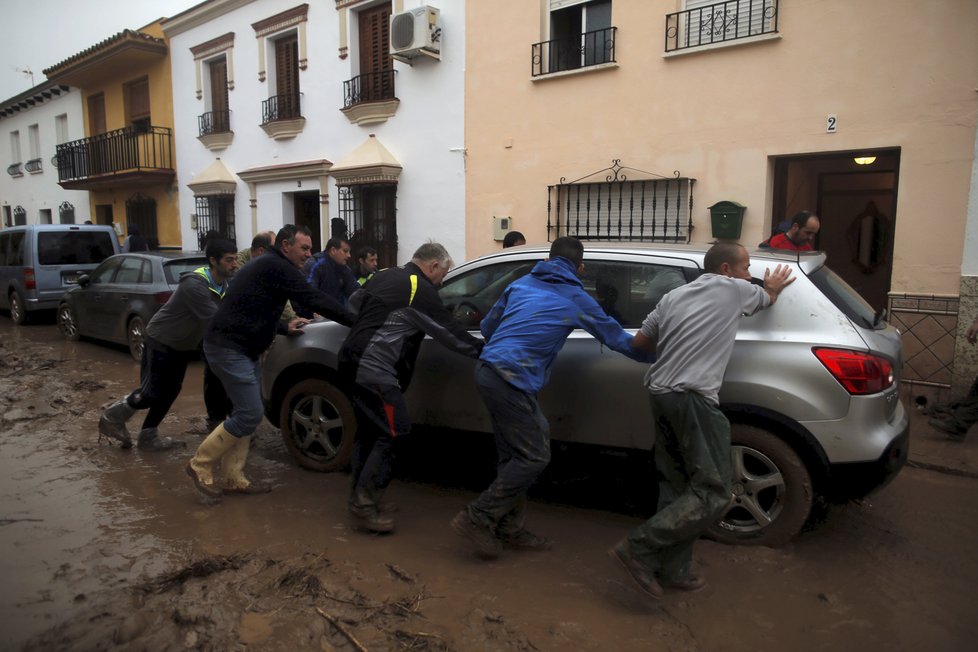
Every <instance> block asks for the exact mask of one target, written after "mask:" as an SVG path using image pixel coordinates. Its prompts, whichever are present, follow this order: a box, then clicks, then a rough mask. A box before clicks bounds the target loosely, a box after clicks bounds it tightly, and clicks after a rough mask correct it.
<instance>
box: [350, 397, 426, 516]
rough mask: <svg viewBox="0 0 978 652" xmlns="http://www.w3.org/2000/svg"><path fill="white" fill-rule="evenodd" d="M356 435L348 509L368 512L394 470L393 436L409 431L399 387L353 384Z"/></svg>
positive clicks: (406, 414)
mask: <svg viewBox="0 0 978 652" xmlns="http://www.w3.org/2000/svg"><path fill="white" fill-rule="evenodd" d="M353 410H354V413H355V414H356V417H357V437H356V441H355V442H354V444H353V457H352V460H351V466H352V470H353V487H352V490H351V491H350V501H349V504H350V509H351V511H354V512H358V513H363V514H369V513H370V512H371V511H373V510H375V509H376V508H377V505H378V504H379V503H380V499H381V497H382V496H383V495H384V491H385V490H386V489H387V487H388V485H390V483H391V476H392V475H393V472H394V439H395V438H396V437H401V436H404V435H407V434H408V433H410V432H411V418H410V416H409V415H408V410H407V403H405V401H404V394H402V393H401V390H400V388H398V387H394V386H392V385H372V386H370V387H367V386H364V385H360V384H357V385H355V386H354V392H353Z"/></svg>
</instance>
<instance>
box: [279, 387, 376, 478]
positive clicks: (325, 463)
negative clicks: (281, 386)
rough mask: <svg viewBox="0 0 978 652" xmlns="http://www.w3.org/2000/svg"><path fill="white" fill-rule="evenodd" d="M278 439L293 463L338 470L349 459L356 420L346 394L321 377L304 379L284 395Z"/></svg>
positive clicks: (316, 469)
mask: <svg viewBox="0 0 978 652" xmlns="http://www.w3.org/2000/svg"><path fill="white" fill-rule="evenodd" d="M279 423H280V424H281V428H282V439H283V440H284V442H285V447H286V448H288V449H289V453H290V454H291V455H292V457H293V458H294V459H295V461H296V463H298V465H299V466H301V467H302V468H304V469H309V470H310V471H321V472H329V471H339V470H342V469H344V468H346V466H347V465H348V464H349V463H350V456H351V454H352V452H353V438H354V436H355V435H356V431H357V420H356V416H354V413H353V406H352V405H351V404H350V400H349V399H348V398H347V397H346V395H345V394H344V393H343V392H342V391H340V389H338V388H337V387H336V386H335V385H333V384H332V383H330V382H328V381H325V380H318V379H316V380H304V381H302V382H300V383H297V384H296V385H295V386H294V387H293V388H292V389H290V390H289V392H288V393H287V394H286V395H285V399H284V400H283V401H282V406H281V410H280V412H279Z"/></svg>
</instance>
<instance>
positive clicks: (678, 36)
mask: <svg viewBox="0 0 978 652" xmlns="http://www.w3.org/2000/svg"><path fill="white" fill-rule="evenodd" d="M778 9H779V7H778V0H727V1H726V2H718V3H716V4H712V5H707V6H704V7H696V8H694V9H687V10H685V11H678V12H676V13H672V14H666V34H665V37H666V52H675V51H677V50H685V49H687V48H694V47H700V46H704V45H711V44H714V43H726V42H729V41H735V40H737V39H742V38H747V37H750V36H760V35H761V34H773V33H776V32H777V31H778Z"/></svg>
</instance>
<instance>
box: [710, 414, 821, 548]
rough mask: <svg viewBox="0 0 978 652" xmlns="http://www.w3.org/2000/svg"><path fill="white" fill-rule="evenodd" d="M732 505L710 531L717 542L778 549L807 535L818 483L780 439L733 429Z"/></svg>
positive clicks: (749, 429)
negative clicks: (805, 529)
mask: <svg viewBox="0 0 978 652" xmlns="http://www.w3.org/2000/svg"><path fill="white" fill-rule="evenodd" d="M731 439H732V445H731V450H730V455H731V467H732V468H731V470H732V474H733V481H732V486H731V490H732V491H731V498H730V504H729V505H728V506H727V510H726V512H724V514H723V516H722V517H721V518H720V520H719V522H718V523H717V524H716V525H714V526H713V527H712V528H711V529H710V532H709V534H710V536H711V537H712V538H713V539H716V540H717V541H721V542H723V543H732V544H752V545H766V546H774V545H780V544H783V543H786V542H787V541H788V540H789V539H791V538H792V537H793V536H795V535H796V534H798V532H800V531H801V528H802V526H804V524H805V521H806V520H807V519H808V515H809V513H810V512H811V508H812V495H813V494H812V482H811V477H810V475H809V473H808V470H807V468H806V467H805V464H804V462H803V461H802V460H801V458H800V457H799V456H798V454H797V453H796V452H795V451H794V449H792V448H791V446H789V445H788V444H787V443H786V442H785V441H784V440H782V439H781V438H780V437H777V436H776V435H774V434H772V433H770V432H767V431H765V430H762V429H760V428H756V427H754V426H746V425H740V424H732V426H731Z"/></svg>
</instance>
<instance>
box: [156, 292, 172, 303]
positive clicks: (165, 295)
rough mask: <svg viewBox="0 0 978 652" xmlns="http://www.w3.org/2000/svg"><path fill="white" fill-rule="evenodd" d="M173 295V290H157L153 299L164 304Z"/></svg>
mask: <svg viewBox="0 0 978 652" xmlns="http://www.w3.org/2000/svg"><path fill="white" fill-rule="evenodd" d="M172 296H173V293H172V292H169V291H167V292H157V293H156V294H154V295H153V299H154V300H155V301H156V303H158V304H160V305H161V306H162V305H163V304H164V303H166V302H167V301H169V300H170V297H172Z"/></svg>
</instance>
